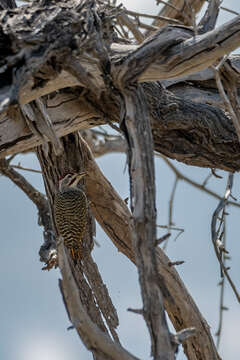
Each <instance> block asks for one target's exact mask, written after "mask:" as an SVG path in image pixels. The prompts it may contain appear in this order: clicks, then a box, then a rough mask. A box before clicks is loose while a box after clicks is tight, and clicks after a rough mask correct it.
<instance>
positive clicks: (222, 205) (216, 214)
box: [211, 173, 240, 303]
mask: <svg viewBox="0 0 240 360" xmlns="http://www.w3.org/2000/svg"><path fill="white" fill-rule="evenodd" d="M232 186H233V174H232V173H230V174H229V176H228V183H227V188H226V191H225V195H224V197H223V198H222V200H221V201H220V202H219V204H218V206H217V208H216V210H215V211H214V213H213V216H212V222H211V233H212V243H213V247H214V250H215V254H216V257H217V259H218V261H219V264H220V266H221V269H222V271H223V273H224V275H225V276H226V278H227V280H228V282H229V284H230V286H231V288H232V290H233V292H234V294H235V295H236V298H237V300H238V302H239V303H240V295H239V293H238V291H237V288H236V286H235V284H234V283H233V281H232V279H231V277H230V275H229V273H228V268H226V267H225V264H224V263H223V260H222V253H221V251H220V250H219V246H218V235H219V230H218V231H217V230H216V227H217V220H218V218H219V214H220V212H221V211H224V210H225V207H226V205H227V203H228V198H229V196H230V194H231V190H232Z"/></svg>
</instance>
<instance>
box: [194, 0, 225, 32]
mask: <svg viewBox="0 0 240 360" xmlns="http://www.w3.org/2000/svg"><path fill="white" fill-rule="evenodd" d="M221 2H222V0H210V1H209V3H208V7H207V10H206V12H205V14H204V16H203V18H202V19H201V21H200V23H199V24H198V31H199V33H200V34H203V33H206V32H207V31H210V30H213V29H214V28H215V25H216V22H217V18H218V14H219V10H220V4H221Z"/></svg>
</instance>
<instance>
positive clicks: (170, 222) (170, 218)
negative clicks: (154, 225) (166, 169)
mask: <svg viewBox="0 0 240 360" xmlns="http://www.w3.org/2000/svg"><path fill="white" fill-rule="evenodd" d="M178 180H179V178H178V177H177V176H176V177H175V181H174V184H173V188H172V192H171V195H170V200H169V205H168V231H169V232H170V228H171V226H172V225H173V202H174V197H175V194H176V189H177V184H178ZM167 245H168V241H166V242H165V243H164V245H163V250H166V248H167Z"/></svg>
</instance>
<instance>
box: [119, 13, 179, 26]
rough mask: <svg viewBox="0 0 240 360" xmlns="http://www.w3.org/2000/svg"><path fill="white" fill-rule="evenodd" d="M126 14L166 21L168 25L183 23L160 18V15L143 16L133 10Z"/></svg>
mask: <svg viewBox="0 0 240 360" xmlns="http://www.w3.org/2000/svg"><path fill="white" fill-rule="evenodd" d="M125 12H126V14H128V15H131V16H136V17H138V16H140V17H145V18H148V19H154V20H162V21H165V22H166V23H169V24H171V23H172V24H178V25H182V22H181V21H179V20H176V19H172V18H169V17H166V16H160V15H151V14H143V13H139V12H136V11H132V10H125Z"/></svg>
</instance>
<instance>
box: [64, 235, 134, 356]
mask: <svg viewBox="0 0 240 360" xmlns="http://www.w3.org/2000/svg"><path fill="white" fill-rule="evenodd" d="M58 253H59V255H58V256H59V267H60V269H61V273H62V280H61V281H60V289H61V291H62V294H63V297H64V302H65V305H66V307H67V310H68V313H69V316H70V319H71V322H72V324H73V326H74V328H76V329H77V330H78V331H79V333H80V334H81V338H82V340H83V341H84V344H85V346H86V347H87V348H88V349H89V350H91V351H95V352H98V351H99V352H100V353H102V354H103V355H105V357H104V358H105V359H108V360H110V359H112V360H133V359H135V360H137V358H136V357H135V356H133V355H131V354H130V353H129V352H127V351H126V350H125V349H124V348H123V347H122V346H121V345H119V344H117V343H115V342H113V341H112V340H111V339H110V337H109V336H108V335H106V334H105V333H103V332H102V331H101V330H100V329H99V328H98V327H97V326H96V325H95V324H94V323H93V322H92V320H91V319H90V317H89V316H88V314H87V313H86V311H85V309H84V306H83V304H82V302H81V300H80V297H79V289H78V287H77V284H76V282H75V280H74V277H73V275H72V272H71V269H70V266H69V264H68V259H67V256H66V253H65V249H64V246H63V242H61V244H60V246H59V249H58Z"/></svg>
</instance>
